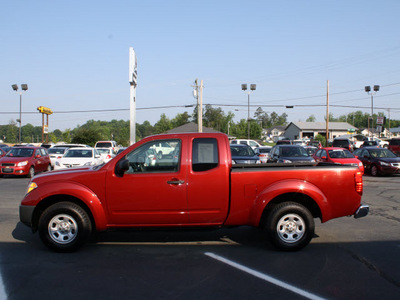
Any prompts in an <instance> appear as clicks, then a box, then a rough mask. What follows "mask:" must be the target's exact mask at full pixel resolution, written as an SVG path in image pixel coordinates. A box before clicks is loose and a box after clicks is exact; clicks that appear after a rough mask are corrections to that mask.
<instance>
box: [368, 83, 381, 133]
mask: <svg viewBox="0 0 400 300" xmlns="http://www.w3.org/2000/svg"><path fill="white" fill-rule="evenodd" d="M365 91H366V92H367V93H368V95H371V128H374V95H375V94H376V93H377V92H378V91H379V85H374V91H371V87H370V86H366V87H365ZM368 131H369V132H370V134H371V137H372V132H371V131H370V126H369V118H368Z"/></svg>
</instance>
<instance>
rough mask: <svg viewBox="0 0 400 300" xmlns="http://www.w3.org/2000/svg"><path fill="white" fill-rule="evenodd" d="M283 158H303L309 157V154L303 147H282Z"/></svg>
mask: <svg viewBox="0 0 400 300" xmlns="http://www.w3.org/2000/svg"><path fill="white" fill-rule="evenodd" d="M281 156H283V157H302V156H308V153H307V151H306V150H305V149H304V148H303V147H282V148H281Z"/></svg>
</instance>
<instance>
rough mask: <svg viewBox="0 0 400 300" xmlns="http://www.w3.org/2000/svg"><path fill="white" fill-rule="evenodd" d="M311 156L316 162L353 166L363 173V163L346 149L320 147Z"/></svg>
mask: <svg viewBox="0 0 400 300" xmlns="http://www.w3.org/2000/svg"><path fill="white" fill-rule="evenodd" d="M313 158H314V159H315V161H316V162H318V163H328V164H341V165H350V166H355V167H358V168H359V169H360V171H361V172H362V173H364V165H363V163H362V162H361V161H360V160H359V159H357V158H356V157H355V156H354V155H353V154H352V153H351V152H350V151H349V150H347V149H343V148H334V147H327V148H322V149H319V150H318V151H317V152H316V153H315V154H314V155H313Z"/></svg>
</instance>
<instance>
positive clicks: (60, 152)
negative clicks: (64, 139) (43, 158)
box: [47, 147, 69, 169]
mask: <svg viewBox="0 0 400 300" xmlns="http://www.w3.org/2000/svg"><path fill="white" fill-rule="evenodd" d="M68 149H69V148H67V147H53V148H49V149H47V152H48V153H49V156H50V161H51V167H52V168H53V169H54V166H55V164H56V161H57V159H60V158H61V157H63V156H64V153H65V152H66V151H67V150H68Z"/></svg>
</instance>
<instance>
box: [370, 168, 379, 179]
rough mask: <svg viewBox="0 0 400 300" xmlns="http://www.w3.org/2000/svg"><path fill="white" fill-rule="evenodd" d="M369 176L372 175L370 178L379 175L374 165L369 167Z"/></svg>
mask: <svg viewBox="0 0 400 300" xmlns="http://www.w3.org/2000/svg"><path fill="white" fill-rule="evenodd" d="M371 175H372V176H378V175H379V172H378V167H377V166H375V165H372V166H371Z"/></svg>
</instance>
